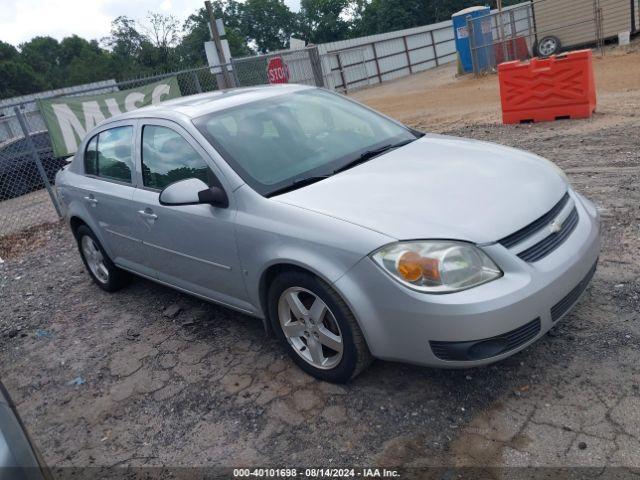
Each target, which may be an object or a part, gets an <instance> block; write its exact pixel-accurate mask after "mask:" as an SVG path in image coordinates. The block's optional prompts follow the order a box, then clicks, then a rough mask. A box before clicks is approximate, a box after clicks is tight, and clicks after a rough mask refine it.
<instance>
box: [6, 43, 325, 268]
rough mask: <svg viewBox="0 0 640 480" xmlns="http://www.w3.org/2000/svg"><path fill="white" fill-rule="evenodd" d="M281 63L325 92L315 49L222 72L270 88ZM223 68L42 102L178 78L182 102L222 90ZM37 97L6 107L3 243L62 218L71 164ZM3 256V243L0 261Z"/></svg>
mask: <svg viewBox="0 0 640 480" xmlns="http://www.w3.org/2000/svg"><path fill="white" fill-rule="evenodd" d="M276 57H279V58H280V59H281V60H282V63H283V64H284V65H285V68H286V76H287V81H288V82H289V83H299V84H307V85H316V86H324V78H323V74H322V65H321V59H320V56H319V54H318V49H317V48H315V47H311V48H306V49H302V50H293V51H290V50H287V51H283V52H274V53H271V54H269V55H262V56H256V57H247V58H240V59H233V60H232V62H231V63H229V64H227V65H224V66H222V67H221V68H226V69H227V71H228V72H229V73H230V77H231V83H232V84H233V85H231V86H236V87H247V86H254V85H264V84H268V83H269V76H268V66H269V63H270V61H271V60H272V59H274V58H276ZM221 68H220V67H219V68H217V70H216V69H212V68H211V67H208V66H206V67H199V68H193V69H187V70H181V71H178V72H168V73H164V74H160V75H154V76H148V77H144V78H137V79H132V80H127V81H122V82H113V83H112V84H110V85H109V88H108V89H107V90H105V86H104V83H103V84H100V85H98V86H87V88H83V87H77V88H74V91H73V94H72V95H65V97H60V96H59V95H55V94H51V95H46V94H39V95H37V96H38V97H39V98H66V97H68V96H84V95H94V94H102V93H111V92H115V91H122V90H129V89H134V88H138V87H142V86H145V85H149V84H152V83H155V82H158V81H160V80H163V79H166V78H169V77H176V79H177V82H178V85H179V88H180V94H181V96H188V95H195V94H199V93H205V92H211V91H214V90H218V89H219V88H220V86H225V83H224V79H223V75H222V71H221ZM35 97H36V96H33V97H26V98H25V97H22V98H20V99H19V101H18V102H15V103H8V102H7V101H4V102H1V103H0V239H1V238H5V243H6V239H7V238H10V237H11V236H15V235H20V234H21V232H24V231H25V230H29V229H32V228H34V227H37V226H38V225H42V224H47V223H51V222H56V221H58V220H59V218H60V216H61V212H60V206H59V204H58V201H57V198H56V193H55V186H54V185H53V183H54V179H55V175H56V173H57V172H58V170H59V169H60V168H62V167H63V166H64V165H65V164H66V161H67V160H66V159H65V158H57V157H56V156H55V155H54V151H53V148H52V145H51V139H50V137H49V132H48V130H47V127H46V125H45V122H44V120H43V116H42V115H41V113H40V112H39V110H38V107H37V104H36V98H35ZM2 255H3V252H2V251H1V243H0V258H2Z"/></svg>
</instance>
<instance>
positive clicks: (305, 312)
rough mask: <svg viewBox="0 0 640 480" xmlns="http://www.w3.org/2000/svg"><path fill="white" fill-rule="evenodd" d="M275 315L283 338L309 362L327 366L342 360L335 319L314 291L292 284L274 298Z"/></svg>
mask: <svg viewBox="0 0 640 480" xmlns="http://www.w3.org/2000/svg"><path fill="white" fill-rule="evenodd" d="M278 319H279V321H280V326H281V328H282V331H283V333H284V336H285V338H286V339H287V342H289V345H291V347H293V350H294V351H295V352H296V354H298V355H299V356H300V357H301V358H302V359H303V360H305V361H306V362H307V363H309V364H310V365H312V366H314V367H316V368H319V369H322V370H330V369H332V368H334V367H335V366H336V365H338V364H339V363H340V360H342V355H343V350H344V344H343V337H342V332H341V330H340V326H339V325H338V322H337V320H336V318H335V316H334V315H333V313H332V312H331V310H330V309H329V307H328V306H327V304H326V303H325V302H324V301H323V300H322V299H321V298H320V297H318V296H317V295H316V294H315V293H313V292H311V291H309V290H307V289H304V288H301V287H292V288H289V289H287V290H285V291H284V292H283V293H282V295H280V299H279V301H278Z"/></svg>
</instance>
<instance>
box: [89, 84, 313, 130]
mask: <svg viewBox="0 0 640 480" xmlns="http://www.w3.org/2000/svg"><path fill="white" fill-rule="evenodd" d="M310 89H315V87H309V86H307V85H266V86H264V85H263V86H257V87H245V88H233V89H230V90H222V91H220V90H218V91H214V92H207V93H200V94H197V95H189V96H186V97H178V98H174V99H172V100H167V101H166V102H162V103H159V104H158V105H149V106H146V107H142V108H138V109H136V110H132V111H131V112H126V113H122V114H120V115H115V116H113V117H110V118H109V119H108V120H106V121H105V122H101V123H102V124H104V123H111V122H117V121H122V120H127V119H132V118H148V117H159V118H171V117H172V116H174V115H175V114H179V115H182V116H186V117H188V118H196V117H200V116H202V115H206V114H208V113H212V112H216V111H220V110H225V109H227V108H231V107H235V106H237V105H244V104H247V103H253V102H256V101H259V100H263V99H266V98H272V97H276V96H279V95H286V94H288V93H294V92H298V91H302V90H310Z"/></svg>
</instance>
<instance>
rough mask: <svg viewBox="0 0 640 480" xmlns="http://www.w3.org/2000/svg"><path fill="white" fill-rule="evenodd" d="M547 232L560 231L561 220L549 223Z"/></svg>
mask: <svg viewBox="0 0 640 480" xmlns="http://www.w3.org/2000/svg"><path fill="white" fill-rule="evenodd" d="M549 230H551V233H558V232H559V231H560V230H562V220H554V221H553V222H551V224H550V225H549Z"/></svg>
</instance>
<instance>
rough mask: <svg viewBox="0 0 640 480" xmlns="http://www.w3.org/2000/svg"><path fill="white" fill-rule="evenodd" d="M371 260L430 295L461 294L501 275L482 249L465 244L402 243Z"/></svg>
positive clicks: (377, 254) (390, 247)
mask: <svg viewBox="0 0 640 480" xmlns="http://www.w3.org/2000/svg"><path fill="white" fill-rule="evenodd" d="M371 258H373V260H374V261H375V262H376V263H377V264H378V265H380V266H381V267H382V268H383V269H384V270H385V271H386V272H388V273H389V274H390V275H391V276H392V277H393V278H395V279H396V280H398V281H399V282H400V283H402V284H404V285H406V286H407V287H409V288H413V289H415V290H419V291H421V292H427V293H452V292H459V291H460V290H466V289H468V288H472V287H476V286H478V285H482V284H483V283H487V282H490V281H491V280H495V279H496V278H500V277H501V276H502V270H500V269H499V268H498V267H497V266H496V264H495V263H493V261H492V260H491V259H490V258H489V257H488V256H487V255H486V254H485V253H484V252H483V251H482V250H480V249H479V248H478V247H476V246H474V245H471V244H469V243H464V242H452V241H440V240H427V241H422V242H401V243H396V244H393V245H389V246H387V247H384V248H382V249H380V250H378V251H377V252H375V253H373V254H372V255H371Z"/></svg>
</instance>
